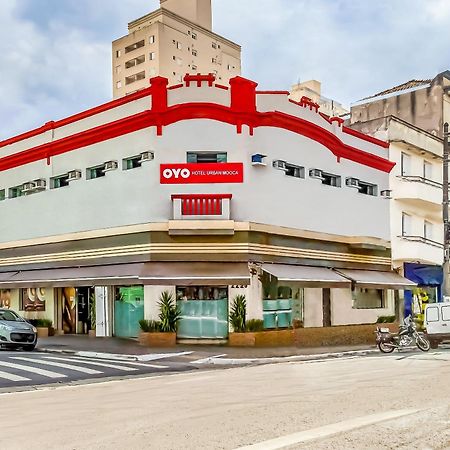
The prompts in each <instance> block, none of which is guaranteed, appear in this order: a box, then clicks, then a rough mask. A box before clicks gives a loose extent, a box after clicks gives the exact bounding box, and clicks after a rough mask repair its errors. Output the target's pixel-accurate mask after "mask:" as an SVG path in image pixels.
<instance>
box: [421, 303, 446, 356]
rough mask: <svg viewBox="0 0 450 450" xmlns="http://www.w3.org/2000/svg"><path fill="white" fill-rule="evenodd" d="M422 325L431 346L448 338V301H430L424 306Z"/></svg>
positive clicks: (433, 346) (435, 346)
mask: <svg viewBox="0 0 450 450" xmlns="http://www.w3.org/2000/svg"><path fill="white" fill-rule="evenodd" d="M424 327H425V330H426V331H425V332H426V335H427V338H428V340H429V341H430V343H431V348H437V346H438V345H439V343H440V342H442V341H445V340H450V303H449V302H445V303H430V304H429V305H427V306H426V308H425V318H424Z"/></svg>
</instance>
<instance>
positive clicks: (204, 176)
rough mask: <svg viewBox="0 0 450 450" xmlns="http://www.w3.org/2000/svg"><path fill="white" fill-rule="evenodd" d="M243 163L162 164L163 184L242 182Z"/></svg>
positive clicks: (161, 179)
mask: <svg viewBox="0 0 450 450" xmlns="http://www.w3.org/2000/svg"><path fill="white" fill-rule="evenodd" d="M243 181H244V165H243V164H242V163H200V164H196V163H184V164H183V163H181V164H161V166H160V182H161V184H200V183H242V182H243Z"/></svg>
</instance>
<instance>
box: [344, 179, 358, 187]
mask: <svg viewBox="0 0 450 450" xmlns="http://www.w3.org/2000/svg"><path fill="white" fill-rule="evenodd" d="M345 184H346V185H347V186H348V187H354V188H357V189H359V187H360V186H359V180H358V178H352V177H350V178H346V179H345Z"/></svg>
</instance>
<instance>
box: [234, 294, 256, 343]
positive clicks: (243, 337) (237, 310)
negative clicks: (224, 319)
mask: <svg viewBox="0 0 450 450" xmlns="http://www.w3.org/2000/svg"><path fill="white" fill-rule="evenodd" d="M246 314H247V302H246V300H245V295H242V294H240V295H236V297H234V299H233V304H232V306H231V310H230V318H229V321H230V324H231V327H232V328H233V332H232V333H230V335H229V338H228V343H229V345H232V346H238V347H251V346H254V345H255V336H254V334H253V333H251V332H250V333H246V331H247V330H246V323H245V316H246Z"/></svg>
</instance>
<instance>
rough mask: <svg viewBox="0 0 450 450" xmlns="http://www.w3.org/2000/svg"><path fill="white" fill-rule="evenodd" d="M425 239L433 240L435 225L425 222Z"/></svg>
mask: <svg viewBox="0 0 450 450" xmlns="http://www.w3.org/2000/svg"><path fill="white" fill-rule="evenodd" d="M423 237H424V238H425V239H429V240H431V241H432V240H433V224H432V223H431V222H428V220H424V222H423Z"/></svg>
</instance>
